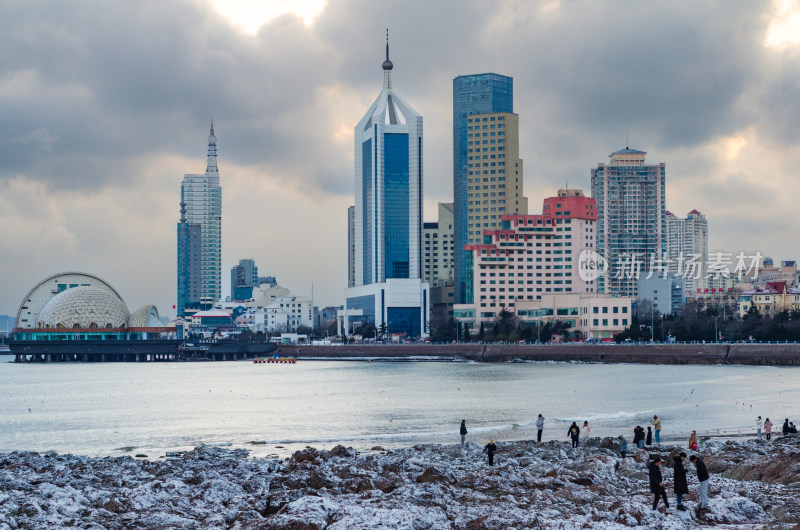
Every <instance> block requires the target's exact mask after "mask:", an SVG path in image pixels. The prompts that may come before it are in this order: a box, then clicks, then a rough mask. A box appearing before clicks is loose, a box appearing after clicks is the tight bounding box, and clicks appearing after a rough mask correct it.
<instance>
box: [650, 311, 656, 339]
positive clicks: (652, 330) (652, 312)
mask: <svg viewBox="0 0 800 530" xmlns="http://www.w3.org/2000/svg"><path fill="white" fill-rule="evenodd" d="M655 318H656V311H655V308H653V309H651V310H650V342H655V340H654V338H655V337H654V336H653V332H654V329H653V328H654V327H655Z"/></svg>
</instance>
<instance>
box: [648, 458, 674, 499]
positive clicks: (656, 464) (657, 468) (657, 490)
mask: <svg viewBox="0 0 800 530" xmlns="http://www.w3.org/2000/svg"><path fill="white" fill-rule="evenodd" d="M647 470H648V471H649V472H650V491H652V492H653V494H654V495H655V498H654V499H653V509H654V510H655V509H656V508H658V499H659V497H660V498H662V499H664V507H665V508H667V509H669V501H668V500H667V490H665V489H664V479H663V477H662V476H661V458H660V457H658V456H657V457H655V458H653V460H652V461H651V462H650V465H649V466H648V468H647Z"/></svg>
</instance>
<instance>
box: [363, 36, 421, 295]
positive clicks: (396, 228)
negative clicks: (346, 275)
mask: <svg viewBox="0 0 800 530" xmlns="http://www.w3.org/2000/svg"><path fill="white" fill-rule="evenodd" d="M393 67H394V65H393V64H392V61H391V60H390V59H389V43H388V40H387V43H386V60H384V61H383V64H382V68H383V90H381V93H380V94H379V95H378V98H377V99H376V100H375V102H374V103H373V104H372V106H371V107H370V108H369V110H368V111H367V113H366V114H365V115H364V117H363V118H361V121H359V122H358V125H356V128H355V199H356V200H355V236H356V242H357V243H356V256H355V261H356V271H355V276H356V277H355V284H356V285H368V284H372V283H380V282H383V281H385V280H386V279H388V278H420V277H421V263H422V262H421V260H420V241H421V233H422V232H421V230H422V116H420V115H419V113H417V112H416V111H415V110H414V109H412V108H411V106H410V105H409V104H408V103H406V102H405V101H404V100H403V99H402V98H401V97H400V96H399V95H398V94H397V92H395V91H394V89H393V88H392V69H393Z"/></svg>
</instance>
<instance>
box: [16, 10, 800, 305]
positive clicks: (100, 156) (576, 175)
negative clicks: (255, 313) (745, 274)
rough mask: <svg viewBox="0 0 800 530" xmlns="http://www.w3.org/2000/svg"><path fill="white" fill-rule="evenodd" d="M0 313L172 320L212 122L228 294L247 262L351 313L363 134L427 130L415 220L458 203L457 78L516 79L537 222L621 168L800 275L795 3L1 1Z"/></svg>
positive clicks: (717, 239)
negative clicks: (73, 273)
mask: <svg viewBox="0 0 800 530" xmlns="http://www.w3.org/2000/svg"><path fill="white" fill-rule="evenodd" d="M0 10H1V11H2V13H3V16H2V17H0V314H15V313H16V310H17V307H18V305H19V302H20V301H21V298H22V297H23V296H24V295H25V293H26V291H27V289H28V288H29V287H30V286H32V285H33V284H34V283H36V282H37V281H39V280H40V279H42V278H44V277H45V276H47V275H50V274H53V273H56V272H60V271H64V270H80V271H86V272H91V273H94V274H97V275H99V276H101V277H103V278H105V279H106V280H108V281H109V282H110V283H111V284H112V285H114V286H115V287H117V289H118V290H120V291H121V293H122V294H123V296H124V297H125V298H126V300H127V302H128V304H129V305H130V306H131V307H136V306H139V305H142V304H144V303H156V304H157V305H158V306H159V307H160V308H161V310H162V314H168V313H170V312H171V311H172V310H171V308H172V304H174V303H175V298H176V293H175V291H176V278H175V276H176V227H175V225H176V222H177V221H178V217H179V212H178V209H179V207H178V202H179V196H180V182H181V179H182V176H183V174H184V173H201V172H203V171H204V169H205V154H206V137H207V135H208V125H209V119H210V116H211V115H212V113H213V116H214V122H215V127H216V133H217V137H218V138H219V140H218V146H219V167H220V173H221V176H222V178H221V181H222V186H223V218H222V223H223V269H224V271H226V272H224V273H223V286H224V288H223V293H225V292H226V291H227V290H228V285H229V274H228V272H227V271H228V270H229V269H230V267H231V266H232V265H234V264H235V263H236V262H237V260H238V259H240V258H245V257H252V258H255V259H256V263H257V264H258V266H259V269H260V271H261V272H262V273H268V274H274V275H275V276H277V277H278V280H279V282H280V283H281V284H283V285H285V286H286V287H288V288H290V289H291V290H292V291H293V292H296V293H297V294H310V292H311V284H312V281H313V284H314V294H315V299H316V302H317V304H318V305H332V304H339V303H340V302H341V298H342V289H343V286H344V284H345V282H346V224H347V223H346V209H347V206H348V205H350V204H351V203H352V195H353V127H354V126H355V124H356V123H357V122H358V120H359V119H360V118H361V115H362V114H363V113H364V112H365V111H366V109H367V108H368V106H369V105H370V104H371V103H372V101H373V100H374V98H375V97H376V96H377V94H378V92H379V91H380V88H381V82H382V72H381V69H380V64H381V62H382V60H383V45H384V41H383V39H384V32H385V28H386V27H389V28H390V32H391V49H392V61H393V62H394V64H395V68H394V72H393V79H394V86H395V89H396V90H398V91H399V92H400V93H401V94H402V95H403V96H404V98H405V99H406V100H407V101H408V102H409V103H410V104H411V105H412V106H413V107H414V108H415V109H416V110H417V111H418V112H420V113H421V114H422V115H423V116H424V119H425V144H424V149H425V214H426V219H429V220H434V219H433V218H434V216H435V213H436V203H437V202H438V201H452V79H453V77H455V76H456V75H460V74H470V73H480V72H486V71H492V72H498V73H502V74H506V75H510V76H512V77H514V92H515V94H514V99H515V101H514V107H515V111H516V112H517V113H519V115H520V128H521V131H520V136H521V145H520V153H521V156H522V158H523V159H524V160H525V191H526V194H527V195H528V196H529V197H530V199H531V202H530V204H531V207H532V210H538V209H539V208H540V205H541V200H542V199H543V198H544V197H546V196H549V195H551V194H552V193H553V191H554V189H556V188H557V187H558V186H560V185H562V184H563V183H564V182H566V181H568V182H569V184H570V186H579V187H582V188H584V189H586V190H588V188H589V169H590V168H591V167H593V166H596V165H597V163H598V162H605V161H606V160H607V158H606V157H607V156H608V154H609V153H610V152H611V151H614V150H615V149H618V148H620V147H622V146H624V143H625V136H626V131H629V135H630V145H631V147H634V148H637V149H642V150H644V151H647V152H648V159H649V160H650V161H651V162H666V164H667V187H668V190H667V207H668V208H669V209H670V210H672V211H673V212H675V213H676V214H679V215H685V214H686V213H687V212H688V211H689V210H691V209H693V208H697V209H698V210H700V211H701V212H703V213H705V214H706V215H707V216H708V218H709V230H710V246H711V247H712V248H729V249H742V248H746V249H756V248H758V249H760V250H761V251H762V252H763V253H764V254H765V255H769V256H773V257H774V258H776V259H796V258H800V252H798V250H800V238H798V237H797V235H796V229H797V227H798V224H800V223H798V222H799V221H800V214H799V213H798V208H797V206H796V201H795V199H792V197H793V196H796V195H797V194H796V184H797V182H798V179H797V175H798V172H800V135H798V132H799V131H800V103H798V102H800V97H798V96H800V4H798V2H795V1H778V2H775V3H770V2H767V1H763V2H753V1H752V0H741V1H740V0H719V1H704V2H696V1H689V0H685V1H684V0H673V1H670V2H631V1H630V0H620V1H602V2H599V1H595V0H549V1H534V0H498V1H492V2H487V1H477V0H476V1H466V0H437V1H435V2H431V1H430V0H405V1H403V2H390V1H388V0H328V1H326V2H321V1H319V0H310V1H307V2H299V1H297V0H274V1H273V2H269V1H265V0H261V1H248V0H229V1H226V0H215V1H201V0H194V1H192V0H142V1H139V2H105V1H101V0H95V1H91V0H87V1H84V0H72V1H70V2H56V1H51V2H28V1H25V0H0Z"/></svg>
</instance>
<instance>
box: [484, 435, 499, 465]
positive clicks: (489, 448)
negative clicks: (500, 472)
mask: <svg viewBox="0 0 800 530" xmlns="http://www.w3.org/2000/svg"><path fill="white" fill-rule="evenodd" d="M483 452H484V453H486V454H488V455H489V465H490V466H493V465H494V454H495V453H496V452H497V446H496V445H495V444H494V440H489V443H488V444H486V447H484V448H483Z"/></svg>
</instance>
